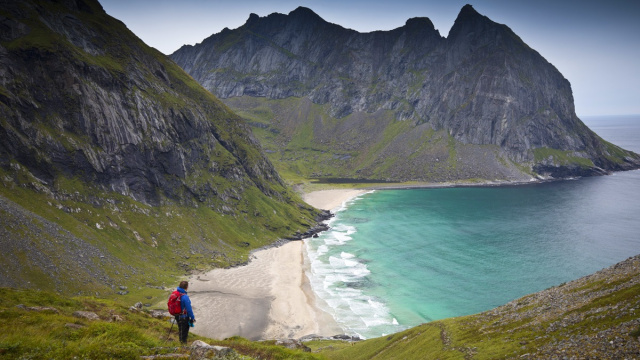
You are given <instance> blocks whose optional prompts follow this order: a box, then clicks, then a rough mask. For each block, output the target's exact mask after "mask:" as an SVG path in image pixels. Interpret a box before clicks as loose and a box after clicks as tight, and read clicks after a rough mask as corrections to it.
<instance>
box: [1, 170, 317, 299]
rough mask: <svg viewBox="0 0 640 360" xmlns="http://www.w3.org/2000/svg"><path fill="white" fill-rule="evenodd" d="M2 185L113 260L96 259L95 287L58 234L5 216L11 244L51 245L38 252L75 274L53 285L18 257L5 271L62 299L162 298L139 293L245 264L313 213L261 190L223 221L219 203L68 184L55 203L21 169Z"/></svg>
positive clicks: (61, 182)
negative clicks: (137, 197) (161, 201)
mask: <svg viewBox="0 0 640 360" xmlns="http://www.w3.org/2000/svg"><path fill="white" fill-rule="evenodd" d="M0 179H2V180H1V181H0V195H2V196H4V197H5V198H7V199H9V200H12V201H14V202H15V203H17V204H20V206H21V207H23V208H24V209H26V210H28V211H30V212H32V213H33V214H34V215H32V216H35V215H39V216H41V217H42V218H44V219H45V220H48V221H50V222H52V223H55V224H57V225H58V226H59V227H60V229H62V230H64V231H69V232H70V234H72V235H74V236H76V237H77V238H79V239H82V241H85V242H86V243H87V244H89V245H91V246H94V247H96V248H97V249H100V250H101V251H103V253H104V254H105V256H107V258H108V259H116V260H113V261H106V260H105V261H102V262H101V261H98V260H97V259H93V264H94V266H95V267H96V269H97V270H96V271H99V272H100V273H102V274H104V275H105V276H106V277H108V278H109V279H110V280H109V281H106V283H105V279H94V278H92V277H91V276H90V274H89V273H88V270H87V269H82V268H78V265H77V264H75V262H76V260H75V259H73V258H67V257H64V256H59V255H58V254H64V253H65V249H64V244H65V243H64V242H60V241H59V240H58V237H59V236H60V235H59V233H57V232H55V231H53V232H52V231H50V230H47V226H46V225H45V224H44V223H42V222H41V221H33V220H32V221H31V223H32V224H33V227H26V228H25V227H24V226H14V225H13V224H14V223H16V224H20V223H21V221H22V219H20V218H16V219H14V220H11V219H13V217H9V215H11V214H5V215H4V216H3V217H4V218H5V222H4V223H3V228H4V229H5V231H8V233H9V234H13V236H12V237H13V238H16V239H20V238H38V237H39V238H40V241H41V243H42V244H47V243H48V244H50V247H43V248H42V249H40V250H39V251H40V252H43V253H46V254H48V256H49V258H50V259H52V261H54V263H53V264H52V265H53V266H55V267H56V268H60V269H63V268H69V267H71V268H77V269H76V270H74V271H70V272H69V273H67V274H66V275H65V277H64V278H61V279H56V281H51V280H52V278H51V276H52V274H50V273H48V272H47V269H45V268H40V267H38V266H34V264H33V263H32V261H33V260H32V259H31V257H30V254H24V255H23V256H22V257H17V258H16V259H14V266H10V267H8V270H7V271H8V273H9V274H8V275H10V277H11V278H14V279H16V280H20V281H21V282H22V283H25V284H26V283H27V282H30V283H31V286H32V287H36V288H40V289H46V290H51V291H53V290H57V291H63V289H61V288H57V287H58V286H60V285H69V286H73V288H74V293H75V292H83V293H91V294H92V293H94V292H98V293H101V294H113V293H114V290H112V288H109V284H111V285H113V286H116V285H117V286H127V287H129V288H130V289H131V293H130V294H129V295H127V296H126V297H131V298H132V299H140V297H142V296H149V295H152V296H157V295H158V294H157V293H158V291H155V290H153V289H151V288H146V287H143V288H141V287H140V285H141V284H151V285H155V286H162V285H168V286H172V285H173V282H175V279H176V275H179V274H188V273H190V272H191V271H193V270H206V269H209V268H212V267H224V266H229V265H235V264H239V263H244V262H246V261H247V260H248V255H249V252H250V251H251V250H252V249H255V248H258V247H262V246H265V245H268V244H270V243H272V242H273V241H275V240H277V239H279V238H283V237H287V236H291V235H293V234H294V233H295V232H296V231H301V232H303V231H305V230H306V229H307V228H308V227H309V226H311V225H312V223H311V222H312V220H311V219H310V218H311V216H312V214H313V211H312V210H311V208H310V207H308V208H307V209H301V208H299V207H297V206H294V205H290V204H289V203H283V202H276V201H272V200H271V199H269V198H268V197H267V196H266V195H264V194H263V193H261V192H260V191H259V190H258V189H256V188H249V189H247V190H246V192H245V193H244V194H243V195H242V197H241V198H239V200H234V202H235V203H233V204H232V203H229V204H227V205H225V204H224V203H221V204H219V206H220V207H221V208H222V207H224V206H226V208H227V209H229V211H228V212H226V213H225V212H218V211H215V210H214V209H213V208H212V207H211V206H216V205H215V203H214V204H212V205H211V206H198V207H193V206H185V205H179V204H175V203H172V202H170V201H165V205H162V206H155V207H154V206H149V205H146V204H143V203H140V202H136V201H134V200H132V199H131V198H129V197H128V196H124V195H121V194H118V193H113V192H105V191H102V190H100V189H97V188H95V187H92V186H89V185H87V184H86V183H84V182H83V181H81V180H80V179H78V178H66V177H63V176H61V177H59V178H57V180H56V182H55V185H54V190H55V191H56V194H57V197H53V196H52V195H51V194H50V193H48V191H47V190H45V189H46V188H44V187H42V185H39V183H38V180H37V179H35V178H34V177H33V176H32V175H30V173H28V172H27V171H26V170H25V169H24V168H21V169H20V170H18V171H16V173H15V174H12V173H9V172H6V171H4V170H0ZM16 182H18V183H21V184H24V186H17V185H15V184H16ZM221 188H223V186H221ZM290 196H292V198H291V199H294V198H293V195H290ZM34 219H35V218H34ZM38 229H40V230H38ZM37 234H39V235H37ZM45 241H46V242H45ZM114 261H115V263H114ZM15 262H17V264H16V263H15ZM115 264H117V266H114V265H115ZM16 265H19V266H16ZM24 269H30V271H23V270H24ZM67 277H68V278H67ZM74 283H75V284H74Z"/></svg>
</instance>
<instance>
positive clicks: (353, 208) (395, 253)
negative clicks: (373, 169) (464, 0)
mask: <svg viewBox="0 0 640 360" xmlns="http://www.w3.org/2000/svg"><path fill="white" fill-rule="evenodd" d="M585 120H586V121H585V122H586V123H587V124H588V125H589V126H590V127H591V128H592V129H593V130H595V131H596V132H597V133H598V134H600V135H601V136H602V137H603V138H605V139H607V140H609V141H611V142H613V143H616V144H619V145H621V146H625V147H626V148H628V149H631V150H634V151H637V152H640V119H639V118H637V117H635V118H633V117H624V118H587V119H585ZM638 190H640V171H631V172H622V173H616V174H614V175H611V176H604V177H593V178H584V179H579V180H573V181H562V182H553V183H545V184H535V185H524V186H507V187H483V188H446V189H419V190H385V191H375V192H372V193H368V194H366V195H363V196H361V197H359V198H356V199H353V200H351V201H350V202H348V203H347V204H345V206H344V207H343V208H342V209H340V210H339V211H338V212H337V215H336V217H335V218H334V219H332V220H331V222H330V226H331V227H332V228H331V230H330V231H327V232H325V233H323V234H321V236H320V237H319V238H316V239H311V240H308V241H307V242H306V244H307V254H308V258H309V260H310V262H311V267H310V270H309V272H308V275H309V278H310V281H311V284H312V287H313V289H314V291H315V292H316V294H317V295H318V296H319V297H320V298H321V299H323V300H324V302H325V304H324V305H323V306H324V309H325V310H326V311H328V312H329V313H331V314H332V315H333V316H334V318H335V319H336V320H337V321H338V323H339V324H340V325H341V326H342V327H343V329H344V330H345V332H347V333H351V334H357V335H360V336H362V337H365V338H370V337H375V336H381V335H384V334H389V333H392V332H397V331H400V330H403V329H405V328H408V327H411V326H415V325H417V324H420V323H423V322H428V321H431V320H436V319H441V318H446V317H452V316H460V315H467V314H473V313H477V312H481V311H484V310H488V309H491V308H494V307H496V306H499V305H502V304H505V303H507V302H509V301H511V300H513V299H516V298H518V297H520V296H523V295H526V294H529V293H532V292H536V291H539V290H543V289H545V288H548V287H550V286H555V285H559V284H561V283H563V282H566V281H570V280H573V279H576V278H578V277H581V276H583V275H587V274H590V273H593V272H595V271H597V270H599V269H602V268H603V267H607V266H609V265H612V264H614V263H616V262H619V261H621V260H624V259H626V258H627V257H629V256H632V255H636V254H638V253H640V221H638V215H639V214H640V191H638Z"/></svg>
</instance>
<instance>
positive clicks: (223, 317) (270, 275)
mask: <svg viewBox="0 0 640 360" xmlns="http://www.w3.org/2000/svg"><path fill="white" fill-rule="evenodd" d="M362 193H364V191H361V190H322V191H316V192H312V193H309V194H306V195H305V196H304V199H305V201H306V202H308V203H309V204H310V205H312V206H314V207H316V208H320V209H336V208H338V207H339V206H341V205H342V203H343V202H344V201H346V200H348V199H350V198H352V197H355V196H358V195H360V194H362ZM305 266H307V265H305V263H304V256H303V242H302V241H292V242H289V243H286V244H285V245H283V246H280V247H277V248H269V249H265V250H260V251H257V252H255V253H254V254H253V255H252V260H251V262H250V263H249V265H246V266H241V267H237V268H232V269H215V270H211V271H209V272H207V273H206V274H201V275H197V276H193V277H192V278H191V279H190V281H189V297H190V298H191V302H192V304H193V308H194V312H195V316H196V324H195V327H194V328H193V329H192V331H193V332H194V333H196V334H198V335H202V336H206V337H210V338H214V339H224V338H227V337H230V336H235V335H238V336H242V337H245V338H248V339H251V340H258V339H282V338H300V337H302V336H305V335H309V334H317V335H323V336H330V335H335V334H340V333H342V332H343V331H342V330H341V329H340V327H339V326H338V325H337V323H336V322H335V321H334V320H333V318H331V316H330V315H329V314H327V313H325V312H323V311H321V310H320V309H318V307H317V306H315V302H316V299H315V296H314V294H313V293H312V291H311V288H310V285H309V281H308V279H307V277H306V275H305V273H304V269H305Z"/></svg>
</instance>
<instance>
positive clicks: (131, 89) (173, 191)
mask: <svg viewBox="0 0 640 360" xmlns="http://www.w3.org/2000/svg"><path fill="white" fill-rule="evenodd" d="M66 3H68V4H66ZM7 6H10V8H9V9H6V10H9V11H11V12H12V14H13V15H14V17H13V18H6V17H5V18H3V19H2V22H3V25H4V29H3V30H4V31H3V33H2V38H1V39H0V40H1V41H2V45H3V46H2V47H1V48H0V51H1V52H2V58H1V59H0V61H1V63H0V64H1V66H2V73H1V74H0V75H1V78H0V81H1V85H2V90H1V95H0V100H1V103H0V116H2V119H3V121H2V127H1V128H0V139H1V142H0V154H2V162H3V163H2V166H4V167H8V166H9V162H10V161H12V160H14V161H17V162H19V163H21V164H23V165H24V166H26V167H27V168H28V169H29V170H30V171H31V172H32V173H33V174H34V175H36V177H38V178H39V179H40V180H42V181H43V182H44V183H45V184H52V183H53V181H54V179H55V178H56V176H58V175H65V176H70V177H73V176H78V177H80V178H81V179H82V180H84V181H88V182H93V183H94V184H96V185H99V186H101V187H102V188H104V189H108V190H113V191H117V192H119V193H122V194H126V195H129V196H131V197H132V198H134V199H136V200H139V201H142V202H144V203H148V204H159V203H161V202H162V200H163V199H165V198H166V199H170V200H175V201H179V202H186V203H189V202H190V201H192V200H203V201H211V199H212V198H215V197H224V196H229V195H230V194H231V193H232V192H242V191H243V189H244V188H247V187H253V186H257V187H258V188H259V189H260V190H261V191H262V192H263V193H264V194H266V195H268V196H274V197H278V196H279V191H281V190H283V189H284V187H283V184H282V181H281V179H280V177H279V176H278V174H277V173H276V171H275V170H274V169H273V167H272V165H271V164H270V163H269V161H268V160H267V159H266V158H265V157H264V156H263V155H262V154H261V152H260V150H259V148H258V144H257V142H256V141H255V140H254V138H253V137H252V135H251V132H250V130H249V128H248V127H247V126H246V124H245V123H244V121H242V120H241V119H240V118H238V117H237V116H236V115H235V114H233V113H232V112H231V111H230V110H229V109H228V108H227V107H226V106H225V105H223V104H222V103H221V102H220V101H218V100H217V99H215V98H214V97H213V96H211V95H210V94H208V93H206V92H204V91H201V90H200V89H199V87H198V86H197V84H194V83H192V81H191V80H190V79H189V78H188V76H187V75H186V74H184V73H183V72H182V71H181V70H180V69H179V68H177V67H176V66H175V65H174V64H172V63H171V62H170V61H168V60H167V59H165V58H164V57H163V56H162V55H161V54H160V53H159V52H157V51H155V50H154V49H151V48H148V47H146V46H145V45H144V44H143V43H142V42H141V41H140V40H139V39H137V38H136V37H135V36H134V35H133V34H131V33H130V32H128V31H126V28H125V27H124V25H123V24H121V23H119V22H118V21H117V20H115V19H112V18H110V17H108V16H107V15H106V14H105V13H104V12H103V10H102V9H101V8H100V7H99V5H98V4H97V3H95V2H83V1H78V2H75V1H69V2H61V3H46V2H43V3H42V4H31V3H24V4H18V3H16V4H8V5H7ZM216 177H219V178H221V179H224V180H225V181H226V182H228V183H229V184H230V186H228V187H227V188H226V189H220V187H219V186H216V184H215V183H214V181H212V179H215V178H216ZM231 184H232V186H231ZM183 195H185V196H183Z"/></svg>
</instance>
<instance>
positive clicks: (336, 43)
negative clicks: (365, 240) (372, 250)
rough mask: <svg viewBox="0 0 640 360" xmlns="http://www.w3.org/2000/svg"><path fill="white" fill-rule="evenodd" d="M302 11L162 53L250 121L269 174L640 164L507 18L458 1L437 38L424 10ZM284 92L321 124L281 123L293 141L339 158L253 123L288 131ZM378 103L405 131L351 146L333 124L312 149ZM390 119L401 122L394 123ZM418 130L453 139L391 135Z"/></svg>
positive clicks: (533, 174) (514, 177) (391, 176)
mask: <svg viewBox="0 0 640 360" xmlns="http://www.w3.org/2000/svg"><path fill="white" fill-rule="evenodd" d="M296 11H298V12H296ZM308 12H311V10H309V9H306V10H298V9H296V10H294V11H292V12H291V13H290V14H289V15H283V14H271V15H269V16H267V17H262V18H261V17H252V18H251V19H250V21H247V23H245V24H244V25H242V26H241V27H239V28H238V29H235V30H226V31H224V32H221V33H219V34H214V35H212V36H210V37H208V38H207V39H206V40H204V41H203V42H202V43H200V44H197V45H195V46H191V45H189V46H184V47H182V48H181V49H179V50H177V51H176V52H175V53H173V54H172V55H170V56H171V58H172V59H173V60H174V61H176V63H178V65H180V66H181V67H182V68H183V69H185V71H187V73H189V74H190V75H191V76H193V77H194V79H196V80H197V81H198V82H200V83H201V84H202V85H203V86H204V87H205V88H207V89H208V90H209V91H211V92H212V93H214V94H216V96H218V97H220V98H221V99H222V100H223V101H224V102H225V103H226V104H228V105H229V106H231V107H232V108H233V109H234V110H235V111H237V112H239V113H241V115H242V116H243V117H245V118H247V119H248V120H250V121H251V123H252V124H253V125H254V132H256V134H257V135H258V137H259V138H260V140H261V142H262V145H263V146H264V147H265V148H268V149H269V150H272V151H274V153H272V154H271V155H269V157H270V159H271V160H272V161H274V162H275V163H276V166H279V170H280V171H281V172H284V173H295V174H296V175H298V176H301V177H311V175H312V173H313V172H314V170H313V168H315V169H319V170H321V171H320V172H323V173H324V174H325V175H326V173H327V172H331V173H332V174H331V175H332V176H336V177H350V178H368V179H372V178H376V177H377V178H380V179H386V180H395V181H412V180H413V181H443V180H445V181H446V180H465V179H470V178H474V177H476V176H475V175H479V177H480V178H483V179H485V180H493V179H502V180H509V181H523V180H526V179H532V178H548V177H566V176H583V175H596V174H603V173H607V172H608V171H615V170H624V169H631V168H637V167H638V166H640V157H638V155H637V154H633V153H631V152H626V151H624V150H622V149H619V148H618V147H615V146H614V145H612V144H609V143H606V142H603V141H602V140H601V139H600V138H599V137H598V136H597V135H595V134H594V133H593V132H592V131H590V130H589V129H588V128H587V127H586V126H585V125H584V124H583V123H582V122H581V121H580V119H579V118H578V117H577V115H576V114H575V109H574V105H573V95H572V91H571V86H570V84H569V82H568V81H567V80H566V79H565V78H564V77H563V76H562V74H560V73H559V72H558V71H557V69H555V67H553V65H552V64H550V63H549V62H548V61H546V60H545V59H544V58H543V57H542V56H541V55H540V54H539V53H538V52H536V51H535V50H533V49H531V48H530V47H529V46H528V45H526V44H525V43H524V42H523V41H522V39H520V37H518V36H517V35H516V34H515V33H513V31H511V29H509V28H508V27H507V26H506V25H502V24H497V23H494V22H493V21H491V20H490V19H489V18H487V17H486V16H483V15H480V14H479V13H478V12H477V11H475V9H473V7H472V6H470V5H466V6H465V7H463V8H462V10H461V11H460V14H459V15H458V18H457V19H456V21H455V23H454V25H453V27H452V28H451V30H450V32H449V35H448V36H447V37H446V38H445V37H442V36H441V35H440V34H439V32H438V31H437V30H436V29H435V28H434V27H433V24H432V23H431V21H430V20H428V18H412V19H409V20H407V22H406V24H405V25H404V26H402V27H399V28H396V29H393V30H388V31H374V32H370V33H359V32H357V31H354V30H350V29H345V28H343V27H341V26H339V25H335V24H331V23H328V22H326V21H324V20H323V21H319V20H317V19H318V18H319V17H318V16H317V15H315V16H314V19H316V20H315V22H310V23H308V24H307V23H304V24H303V23H301V21H300V18H301V17H300V16H299V13H308ZM314 14H315V13H314ZM319 19H321V18H319ZM247 98H253V99H261V100H260V101H258V102H257V103H259V104H254V105H247V103H256V101H253V100H249V99H247ZM243 99H245V100H243ZM286 99H290V101H289V100H287V101H289V102H295V103H296V105H295V106H294V107H297V106H304V105H303V103H304V101H305V100H304V99H309V100H310V101H311V102H312V103H313V104H315V105H319V106H321V109H319V110H318V111H319V114H318V116H320V117H321V118H323V120H322V121H321V122H322V124H321V125H318V126H316V125H315V124H316V120H314V119H311V118H304V117H298V119H297V121H293V120H292V121H290V122H289V124H288V126H289V127H291V126H294V127H298V128H304V127H311V128H313V134H312V135H311V136H310V137H306V138H305V141H306V142H307V143H308V147H310V148H314V149H316V150H318V151H325V152H326V151H333V152H334V155H336V156H338V157H340V154H341V153H345V152H346V153H348V155H349V156H350V157H351V160H349V161H346V162H344V161H343V162H342V163H340V162H331V161H329V160H322V161H320V162H318V161H316V160H314V158H313V154H310V153H309V152H305V151H304V149H300V148H299V147H294V146H291V141H292V140H291V139H295V138H298V137H304V136H306V135H307V134H306V133H301V132H300V131H301V130H296V131H294V132H295V133H296V134H291V136H290V137H289V138H286V139H285V138H283V137H277V136H276V137H275V138H274V137H273V136H271V135H270V134H267V133H264V132H262V130H260V128H261V129H267V128H269V129H271V130H272V133H286V132H290V129H285V128H283V127H282V125H281V124H278V119H276V116H279V117H282V116H285V117H294V116H295V110H291V111H290V112H288V113H287V112H286V111H283V110H282V109H281V108H282V107H281V106H279V105H277V104H276V103H277V102H282V101H285V100H286ZM292 99H297V101H295V100H292ZM287 101H285V102H287ZM265 111H266V112H270V113H267V114H265ZM385 111H388V112H390V114H391V115H392V119H391V121H392V123H391V124H393V125H395V126H397V127H403V128H404V129H403V130H402V132H401V133H400V134H395V136H394V137H391V138H390V137H389V134H386V135H385V134H384V133H385V131H386V132H391V131H390V129H389V127H388V126H389V125H390V124H387V125H386V126H384V127H382V126H380V129H378V131H377V133H375V134H363V135H362V136H361V139H360V141H361V142H362V143H364V145H363V146H360V147H357V148H352V147H349V146H342V145H341V144H344V143H346V142H347V140H346V139H340V138H339V137H340V135H341V134H336V137H338V140H337V141H336V142H337V143H338V144H337V145H335V146H334V148H333V149H331V148H327V147H326V146H324V145H323V142H322V138H323V137H324V133H327V134H328V133H336V131H337V129H336V128H335V127H332V126H331V124H334V123H340V124H341V126H343V127H347V128H349V129H350V130H353V131H359V132H361V133H364V132H365V131H366V130H365V129H364V128H363V127H362V124H356V123H355V122H353V121H351V120H350V119H349V117H350V116H353V117H359V118H365V119H366V120H365V121H366V122H375V121H376V120H375V119H376V117H377V116H378V115H379V114H380V112H385ZM276 113H278V114H276ZM376 114H378V115H376ZM402 121H406V122H409V123H410V124H404V125H398V124H395V123H396V122H402ZM257 123H259V124H260V125H259V126H256V125H257ZM423 124H426V127H425V126H422V125H423ZM427 130H429V131H435V132H436V133H437V135H438V136H439V137H440V138H442V139H443V141H445V140H446V138H447V137H452V138H453V140H454V142H453V143H452V145H451V146H450V150H452V151H449V152H450V153H451V154H450V155H451V156H448V155H447V154H442V151H440V150H438V149H422V150H421V149H420V147H421V146H420V144H416V145H414V146H413V147H410V146H408V145H406V144H404V145H403V144H402V142H403V140H401V139H400V135H402V136H409V137H413V138H426V135H424V132H425V131H427ZM380 138H386V139H385V140H380ZM424 140H426V139H424ZM427 142H428V140H427ZM373 143H375V144H373ZM425 146H426V145H425ZM468 146H472V147H476V149H475V150H474V151H483V150H482V149H481V148H477V147H484V146H491V147H492V150H491V151H492V152H494V154H493V155H491V156H487V157H486V158H485V160H483V161H482V162H481V163H480V164H476V165H474V162H473V161H470V160H468V159H467V158H466V157H459V156H458V157H457V158H455V159H454V154H453V153H457V152H458V151H461V152H465V150H464V149H462V148H464V147H468ZM426 147H428V146H426ZM416 148H417V149H416ZM385 150H388V151H387V152H386V153H385ZM288 153H298V155H299V156H300V157H302V158H304V161H305V162H308V163H309V165H308V166H306V168H305V169H298V170H296V169H295V168H296V167H298V168H300V166H296V165H292V164H291V162H290V161H289V160H282V161H281V160H280V159H284V158H285V157H286V156H287V155H288ZM416 153H417V154H416ZM278 155H280V156H278ZM408 156H413V158H415V160H411V161H405V164H403V165H389V166H388V167H387V169H385V168H384V166H387V164H386V163H387V161H388V160H387V159H389V157H396V158H398V159H404V160H406V158H407V157H408ZM443 157H444V158H445V159H447V160H448V162H449V163H451V164H453V163H455V162H458V161H461V162H462V163H464V164H463V168H464V169H458V168H457V167H454V166H451V167H450V168H449V169H446V168H443V167H442V166H439V165H438V164H435V162H436V161H435V159H439V160H441V159H443ZM404 160H402V161H404ZM377 163H380V164H384V165H383V166H380V165H376V164H377ZM416 169H417V170H416ZM465 169H467V170H465ZM315 172H317V171H315ZM434 172H436V173H439V174H441V175H433V173H434Z"/></svg>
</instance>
